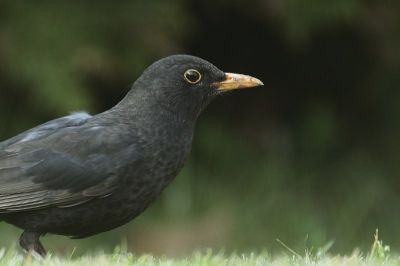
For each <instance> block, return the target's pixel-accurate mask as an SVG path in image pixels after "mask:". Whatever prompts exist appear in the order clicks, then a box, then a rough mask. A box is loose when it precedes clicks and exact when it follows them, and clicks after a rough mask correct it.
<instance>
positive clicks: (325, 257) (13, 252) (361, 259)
mask: <svg viewBox="0 0 400 266" xmlns="http://www.w3.org/2000/svg"><path fill="white" fill-rule="evenodd" d="M278 242H279V243H281V244H282V246H283V247H284V248H285V249H286V250H287V252H285V253H283V254H280V255H277V256H276V255H275V256H273V255H271V254H269V253H268V252H267V251H265V252H261V253H259V254H256V253H249V254H235V253H233V254H225V253H224V252H219V253H214V252H213V251H212V250H211V249H208V250H206V251H203V252H202V251H196V252H194V253H193V254H192V255H190V256H188V257H187V258H183V259H174V258H169V257H167V256H161V257H154V256H153V255H151V254H143V255H134V254H132V253H130V252H127V251H126V243H122V244H121V246H117V247H116V248H115V250H114V253H113V254H104V253H101V252H100V253H97V254H95V255H91V254H88V255H84V256H81V257H75V256H74V252H72V253H71V254H70V256H69V257H68V258H61V257H57V256H52V255H51V254H50V255H48V256H47V257H46V258H45V259H35V258H31V257H28V256H27V255H26V254H24V253H21V252H19V251H18V250H17V248H16V247H15V246H13V247H11V248H9V249H8V250H6V249H5V248H3V249H1V250H0V265H32V266H34V265H96V266H101V265H150V266H151V265H229V266H230V265H400V257H398V256H394V255H391V254H389V252H390V248H389V247H388V246H385V245H383V243H382V241H379V240H378V231H377V232H376V235H375V241H374V243H373V245H372V248H371V252H370V253H369V254H366V255H364V254H362V253H360V252H359V251H357V249H356V250H355V251H353V253H352V254H351V255H350V256H340V255H332V254H329V253H328V251H329V249H330V247H331V246H332V245H333V241H332V242H329V243H327V244H326V245H325V246H323V247H322V248H319V249H318V250H317V251H315V252H314V251H313V250H312V249H311V250H308V249H306V250H305V252H304V255H300V254H298V253H296V252H294V251H293V250H292V249H290V248H289V247H287V246H286V245H285V244H284V243H282V242H281V241H279V240H278Z"/></svg>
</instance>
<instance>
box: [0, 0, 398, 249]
mask: <svg viewBox="0 0 400 266" xmlns="http://www.w3.org/2000/svg"><path fill="white" fill-rule="evenodd" d="M399 14H400V1H368V0H327V1H320V0H308V1H297V0H258V1H255V0H253V1H250V0H236V1H227V0H220V1H216V0H212V1H211V0H203V1H195V0H192V1H183V0H169V1H165V0H147V1H144V0H143V1H28V0H25V1H1V2H0V91H1V93H0V125H1V126H0V140H5V139H7V138H9V137H12V136H14V135H16V134H18V133H20V132H22V131H25V130H27V129H29V128H31V127H33V126H35V125H38V124H40V123H43V122H46V121H48V120H50V119H54V118H57V117H60V116H64V115H68V114H69V112H70V111H76V110H86V111H88V112H89V113H91V114H95V113H98V112H102V111H104V110H106V109H108V108H110V107H112V106H113V105H115V104H116V103H117V102H118V101H120V100H121V99H122V97H123V96H124V95H125V94H126V93H127V91H128V90H129V87H130V84H132V82H133V81H134V80H135V79H136V78H137V77H138V76H139V75H140V74H141V73H142V71H143V70H144V69H145V68H146V67H147V66H148V65H149V64H151V63H152V62H154V61H155V60H157V59H159V58H162V57H164V56H167V55H171V54H176V53H186V54H192V55H197V56H200V57H202V58H204V59H206V60H208V61H210V62H212V63H214V64H215V65H216V66H218V67H219V68H221V69H222V70H224V71H229V72H236V73H243V74H249V75H252V76H255V77H257V78H259V79H261V80H262V81H263V82H264V83H265V86H264V87H261V88H254V89H250V90H243V91H235V92H233V93H231V94H230V95H228V96H226V97H220V98H219V99H217V100H216V101H214V102H213V103H212V104H211V105H210V106H209V107H208V108H207V110H206V111H205V112H204V113H203V114H202V116H201V117H200V119H199V120H198V124H197V128H196V132H195V138H194V143H193V148H192V153H191V155H190V158H189V160H188V162H187V165H186V166H185V168H184V169H183V170H182V172H181V174H180V175H179V176H178V177H177V178H176V179H175V181H174V182H173V183H172V184H171V185H170V186H169V187H168V188H167V189H166V190H165V191H164V193H163V194H162V196H161V197H160V198H159V199H158V200H157V201H156V203H155V204H154V205H153V206H152V207H151V208H150V209H148V210H147V211H146V212H145V213H144V214H143V215H141V216H140V217H139V218H137V219H136V220H135V221H133V222H131V223H129V224H128V225H126V226H123V227H121V228H119V229H116V230H113V231H111V232H108V233H104V234H101V235H98V236H95V237H91V238H88V239H85V240H68V239H67V238H65V237H58V236H47V237H45V238H43V243H44V245H45V246H46V247H47V248H48V249H49V250H51V252H53V253H56V254H60V255H63V256H67V255H68V254H69V253H70V252H71V251H72V249H73V248H74V247H75V246H76V247H77V251H76V254H83V253H85V252H95V251H96V250H99V249H104V250H105V251H106V252H111V251H112V250H113V248H114V247H115V246H116V245H118V244H119V243H121V239H123V238H126V242H127V245H128V249H129V250H130V251H132V252H134V253H136V254H140V253H142V252H151V253H153V254H156V255H159V254H167V255H170V256H184V255H185V254H188V253H191V252H192V251H193V250H194V249H197V248H199V249H202V248H205V247H211V248H214V249H216V250H220V249H222V248H225V250H227V251H238V252H246V251H257V250H258V251H259V250H264V249H267V250H268V251H270V252H273V253H275V252H276V253H275V254H280V252H281V251H282V250H284V247H283V246H282V245H281V244H279V243H278V242H277V241H276V239H280V240H281V241H282V242H283V243H285V244H286V245H287V246H289V247H291V248H292V249H294V250H295V251H297V252H299V253H302V252H303V250H304V248H309V249H311V248H313V247H314V248H317V247H320V246H323V245H324V244H326V243H327V242H329V241H330V240H334V241H335V243H334V245H333V246H332V248H331V251H332V252H341V253H342V254H348V253H350V252H352V250H353V249H354V248H355V247H360V248H361V250H362V251H368V250H369V248H370V246H371V244H372V241H373V234H374V232H375V229H376V228H379V233H380V234H379V236H380V238H381V239H383V241H384V243H385V244H389V245H390V246H391V248H392V251H394V252H399V251H400V250H399V248H400V230H399V226H400V197H399V192H400V141H399V139H400V104H399V100H400V89H399V87H400V16H399ZM20 233H21V230H19V229H16V228H14V227H12V226H9V225H6V224H4V223H3V224H1V225H0V234H1V237H0V246H10V243H12V242H14V243H17V242H18V238H19V234H20ZM122 241H123V240H122Z"/></svg>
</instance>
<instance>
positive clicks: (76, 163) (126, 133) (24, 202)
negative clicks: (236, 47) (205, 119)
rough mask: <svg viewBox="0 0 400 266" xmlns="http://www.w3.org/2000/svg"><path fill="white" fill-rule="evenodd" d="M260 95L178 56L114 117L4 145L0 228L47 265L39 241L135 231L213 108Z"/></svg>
mask: <svg viewBox="0 0 400 266" xmlns="http://www.w3.org/2000/svg"><path fill="white" fill-rule="evenodd" d="M260 85H263V83H262V82H261V81H260V80H258V79H256V78H253V77H250V76H245V75H239V74H232V73H224V72H222V71H221V70H219V69H218V68H216V67H215V66H214V65H212V64H210V63H209V62H207V61H205V60H203V59H200V58H198V57H194V56H189V55H173V56H169V57H166V58H163V59H161V60H159V61H157V62H155V63H153V64H152V65H151V66H150V67H149V68H147V69H146V70H145V71H144V72H143V74H142V75H141V76H140V77H139V78H138V79H137V80H136V82H135V83H134V84H133V85H132V88H131V90H130V91H129V92H128V94H127V95H126V96H125V98H124V99H123V100H122V101H121V102H120V103H118V104H117V105H116V106H115V107H113V108H112V109H110V110H108V111H105V112H103V113H100V114H97V115H94V116H91V115H89V114H87V113H84V112H77V113H72V114H71V115H69V116H65V117H62V118H58V119H55V120H52V121H50V122H47V123H45V124H42V125H39V126H37V127H34V128H32V129H30V130H28V131H26V132H24V133H22V134H19V135H17V136H15V137H13V138H11V139H9V140H6V141H4V142H1V143H0V222H1V221H4V222H6V223H9V224H12V225H14V226H17V227H19V228H21V229H23V230H24V232H23V233H22V235H21V237H20V240H19V242H20V245H21V247H22V248H23V249H24V250H25V251H27V252H30V253H31V254H32V253H33V254H35V255H38V254H39V255H41V256H43V257H44V256H45V255H46V251H45V249H44V247H43V245H42V244H41V243H40V241H39V238H40V236H42V235H45V234H47V233H49V234H57V235H65V236H69V237H71V238H85V237H88V236H92V235H95V234H98V233H101V232H104V231H108V230H111V229H113V228H116V227H118V226H121V225H123V224H125V223H127V222H129V221H131V220H132V219H134V218H135V217H136V216H138V215H139V214H140V213H142V212H143V211H144V210H145V209H146V208H147V207H148V206H149V204H151V203H152V202H153V201H154V199H155V198H156V197H157V196H158V195H159V194H160V192H161V191H162V190H163V189H164V188H165V187H166V186H167V185H168V184H169V183H170V182H171V180H172V179H173V178H174V177H175V176H176V175H177V174H178V172H179V171H180V170H181V168H182V167H183V165H184V163H185V160H186V158H187V156H188V154H189V150H190V147H191V143H192V137H193V131H194V126H195V122H196V119H197V117H198V116H199V114H200V113H201V111H202V110H203V109H204V108H205V107H206V106H207V104H208V103H209V102H210V101H211V100H212V99H213V98H214V97H215V96H217V95H218V94H220V93H222V92H224V91H228V90H232V89H240V88H249V87H255V86H260Z"/></svg>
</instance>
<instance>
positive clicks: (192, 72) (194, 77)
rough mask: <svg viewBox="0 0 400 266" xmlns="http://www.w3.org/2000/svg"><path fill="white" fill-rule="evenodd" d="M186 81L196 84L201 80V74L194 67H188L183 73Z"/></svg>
mask: <svg viewBox="0 0 400 266" xmlns="http://www.w3.org/2000/svg"><path fill="white" fill-rule="evenodd" d="M183 76H184V77H185V79H186V81H187V82H189V83H191V84H196V83H198V82H199V81H200V80H201V74H200V72H199V71H197V70H196V69H188V70H186V72H185V74H184V75H183Z"/></svg>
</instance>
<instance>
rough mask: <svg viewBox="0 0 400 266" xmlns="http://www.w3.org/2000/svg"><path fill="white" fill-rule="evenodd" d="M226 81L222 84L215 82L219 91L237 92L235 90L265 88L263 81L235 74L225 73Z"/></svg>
mask: <svg viewBox="0 0 400 266" xmlns="http://www.w3.org/2000/svg"><path fill="white" fill-rule="evenodd" d="M225 74H226V80H224V81H221V82H214V83H213V85H214V86H216V87H217V88H218V90H235V89H245V88H251V87H257V86H264V83H262V82H261V80H259V79H256V78H253V77H250V76H246V75H241V74H234V73H225Z"/></svg>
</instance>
